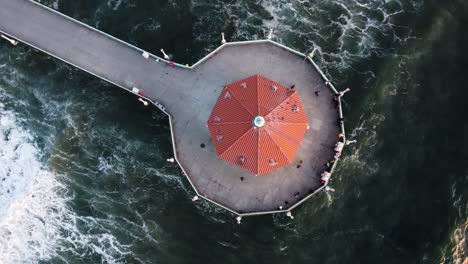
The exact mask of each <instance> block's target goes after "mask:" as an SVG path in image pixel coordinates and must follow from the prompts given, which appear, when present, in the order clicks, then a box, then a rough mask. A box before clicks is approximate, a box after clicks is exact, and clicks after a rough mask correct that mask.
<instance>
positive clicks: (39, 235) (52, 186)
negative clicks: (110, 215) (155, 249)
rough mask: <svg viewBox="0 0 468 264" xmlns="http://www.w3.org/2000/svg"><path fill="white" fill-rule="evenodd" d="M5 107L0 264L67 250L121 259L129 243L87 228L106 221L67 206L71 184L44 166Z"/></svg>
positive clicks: (1, 113) (0, 128) (0, 112)
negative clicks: (79, 212)
mask: <svg viewBox="0 0 468 264" xmlns="http://www.w3.org/2000/svg"><path fill="white" fill-rule="evenodd" d="M0 99H1V98H0ZM4 107H5V106H4V104H3V103H0V146H1V148H0V164H1V165H0V263H1V264H10V263H38V262H39V261H40V260H48V259H50V258H53V257H59V258H61V255H67V254H70V255H76V256H86V255H89V254H91V255H98V256H100V257H101V259H102V261H103V262H105V263H120V262H121V258H122V257H123V256H125V255H127V254H130V251H129V249H128V246H126V245H121V244H120V242H119V241H118V240H117V238H116V237H114V236H113V235H112V232H111V230H107V229H105V228H103V229H101V228H100V229H101V230H100V232H99V234H94V233H93V234H91V233H89V232H88V230H92V229H94V228H97V227H100V226H101V225H103V221H105V220H101V219H95V218H92V217H82V216H78V215H76V213H75V212H73V211H72V210H71V209H70V208H69V207H68V206H67V203H68V202H69V201H70V200H71V199H72V195H71V194H70V193H67V186H66V185H64V184H63V183H62V182H61V181H60V180H59V175H56V173H54V172H52V171H50V170H49V169H47V168H46V167H45V166H44V165H43V163H42V161H41V160H40V150H39V149H38V147H37V146H36V144H35V143H34V138H33V136H32V135H31V134H30V133H29V132H28V131H27V130H24V129H22V128H21V127H20V126H19V125H18V122H17V121H18V120H17V118H16V116H15V114H14V113H13V112H11V111H8V110H5V109H4ZM78 223H79V225H78ZM78 226H81V227H82V228H79V227H78ZM83 227H84V229H83Z"/></svg>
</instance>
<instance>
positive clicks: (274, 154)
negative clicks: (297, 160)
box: [208, 74, 308, 175]
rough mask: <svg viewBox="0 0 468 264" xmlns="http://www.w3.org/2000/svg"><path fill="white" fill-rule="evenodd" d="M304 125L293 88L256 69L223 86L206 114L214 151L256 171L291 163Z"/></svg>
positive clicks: (305, 123) (259, 173)
mask: <svg viewBox="0 0 468 264" xmlns="http://www.w3.org/2000/svg"><path fill="white" fill-rule="evenodd" d="M307 128H308V122H307V118H306V115H305V113H304V110H303V108H302V104H301V101H300V99H299V95H298V94H297V92H296V91H295V90H294V89H290V88H288V87H285V86H283V85H281V84H279V83H277V82H274V81H272V80H270V79H267V78H265V77H264V76H261V75H258V74H257V75H254V76H251V77H248V78H246V79H243V80H240V81H237V82H234V83H231V84H229V85H227V86H226V87H224V89H223V91H222V92H221V95H220V96H219V98H218V101H217V103H216V105H215V106H214V108H213V112H212V113H211V116H210V119H209V120H208V129H209V130H210V134H211V137H212V139H213V143H214V145H215V148H216V152H217V153H218V155H219V157H220V158H222V159H224V160H226V161H228V162H230V163H232V164H235V165H237V166H239V167H242V168H244V169H247V170H249V171H251V172H252V173H254V174H256V175H261V174H265V173H267V172H270V171H272V170H275V169H278V168H281V167H283V166H286V165H288V164H290V163H291V162H292V161H293V160H294V156H295V155H296V152H297V150H298V149H299V145H300V142H301V141H302V139H303V137H304V134H305V132H306V130H307Z"/></svg>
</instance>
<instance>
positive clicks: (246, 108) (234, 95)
mask: <svg viewBox="0 0 468 264" xmlns="http://www.w3.org/2000/svg"><path fill="white" fill-rule="evenodd" d="M246 79H248V78H246ZM243 80H245V79H243ZM243 80H240V81H243ZM226 89H227V90H228V91H229V92H230V93H231V95H232V97H234V99H236V101H237V102H239V104H240V105H242V106H243V107H244V108H245V110H247V112H248V113H249V114H250V115H251V117H252V118H253V117H254V116H255V115H254V114H252V113H251V112H250V111H249V108H248V107H247V106H246V105H244V104H243V103H242V102H241V101H240V100H239V99H238V98H237V97H236V94H235V93H234V92H233V91H231V89H229V85H226ZM257 97H258V94H257ZM257 112H258V111H257Z"/></svg>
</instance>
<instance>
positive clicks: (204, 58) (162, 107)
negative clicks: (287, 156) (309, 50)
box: [0, 0, 346, 216]
mask: <svg viewBox="0 0 468 264" xmlns="http://www.w3.org/2000/svg"><path fill="white" fill-rule="evenodd" d="M29 1H30V2H32V3H34V4H36V5H38V6H40V7H42V8H46V9H47V10H49V11H51V12H53V13H55V14H57V15H60V16H62V17H64V18H66V19H69V20H72V21H74V22H76V23H78V24H80V25H82V26H84V27H86V28H89V29H91V30H93V31H95V32H98V33H100V34H103V35H104V36H106V37H109V38H111V39H113V40H115V41H118V42H119V43H122V44H123V45H126V46H128V47H130V48H132V49H135V50H137V51H139V52H141V54H145V56H149V57H152V58H154V59H156V60H158V61H162V62H164V63H170V62H171V61H169V60H166V59H164V58H161V57H159V56H156V55H154V54H151V53H149V52H147V51H144V50H142V49H140V48H138V47H136V46H133V45H131V44H129V43H127V42H124V41H122V40H120V39H118V38H115V37H113V36H111V35H109V34H107V33H105V32H103V31H100V30H98V29H96V28H93V27H91V26H89V25H87V24H84V23H82V22H80V21H78V20H76V19H73V18H71V17H69V16H66V15H64V14H61V13H60V12H57V11H56V10H54V9H52V8H49V7H47V6H44V5H42V4H41V3H38V2H35V1H33V0H29ZM0 32H1V33H3V34H5V35H9V33H7V32H2V31H1V30H0ZM12 37H13V38H15V39H17V40H19V41H20V42H23V43H25V44H27V45H28V46H31V47H33V48H35V49H37V50H40V51H42V52H44V53H46V54H48V55H50V56H52V57H55V58H57V59H59V60H61V61H64V62H66V63H68V64H70V65H72V66H74V67H76V68H78V69H80V70H82V71H85V72H87V73H89V74H91V75H93V76H96V77H98V78H100V79H102V80H105V81H106V82H109V83H111V84H113V85H115V86H117V87H119V88H122V89H124V90H126V91H128V92H130V93H132V94H134V95H137V96H138V97H140V98H142V99H144V100H147V101H149V102H151V104H152V105H154V106H155V107H157V108H158V109H159V110H160V111H162V112H163V113H164V114H166V115H167V116H168V118H169V125H170V130H171V140H172V148H173V154H174V159H175V160H176V161H177V164H178V165H179V167H180V168H181V170H182V174H184V176H185V177H186V178H187V180H188V182H189V183H190V185H191V186H192V188H193V190H194V191H195V193H196V195H197V196H199V197H202V198H203V199H205V200H206V201H208V202H211V203H213V204H215V205H217V206H219V207H221V208H223V209H225V210H227V211H229V212H231V213H233V214H235V215H237V216H254V215H266V214H276V213H288V212H291V211H292V210H293V209H295V208H297V207H298V206H299V205H301V204H303V203H304V202H305V201H306V200H308V199H310V198H311V197H312V196H314V195H315V194H317V193H318V192H320V191H321V190H322V189H324V188H325V187H326V186H327V184H328V182H326V183H325V184H324V185H322V186H320V187H319V188H317V189H316V190H315V191H314V192H312V193H310V194H309V195H307V196H305V197H304V198H302V199H301V200H299V201H298V202H296V203H295V204H293V205H292V206H291V207H289V208H288V209H284V210H283V209H282V210H273V211H261V212H251V213H238V212H236V211H234V210H233V209H231V208H229V207H227V206H225V205H223V204H221V203H219V202H216V201H214V200H212V199H210V198H208V197H206V196H204V195H203V194H201V193H199V192H198V190H197V188H196V187H195V185H194V184H193V182H192V180H191V179H190V176H189V175H188V173H187V172H186V171H185V169H184V167H183V166H182V164H181V163H180V162H179V159H178V155H177V146H176V144H175V135H174V127H173V122H172V116H171V115H170V113H169V112H168V111H167V110H166V109H165V108H164V106H162V105H161V104H160V103H158V102H156V101H153V100H151V99H150V98H148V97H146V96H142V95H141V94H138V93H134V92H132V91H131V90H132V87H124V86H122V85H120V84H117V83H115V82H113V81H111V80H109V79H107V78H105V77H103V76H99V75H97V74H95V73H93V72H90V71H88V70H86V69H84V68H82V67H80V66H78V65H75V64H73V63H71V62H69V61H67V60H65V59H63V58H60V57H58V56H56V55H54V54H51V53H49V52H47V51H45V50H43V49H41V48H39V47H36V46H34V45H33V44H31V43H28V42H27V41H24V40H22V39H20V38H17V37H16V36H12ZM258 43H271V44H273V45H275V46H278V47H281V48H284V49H286V50H288V51H290V52H292V53H295V54H296V55H298V56H301V57H304V58H308V61H309V62H310V63H311V64H312V65H313V67H314V68H315V69H316V70H317V71H318V72H319V74H320V76H321V77H322V79H323V81H324V82H325V83H327V86H329V87H330V89H331V90H332V92H334V93H335V94H336V95H339V92H338V91H337V89H336V88H335V86H334V85H333V84H332V82H331V81H330V80H329V79H328V78H327V76H326V75H325V74H324V73H323V72H322V70H321V69H320V68H319V67H318V66H317V64H316V63H315V62H314V60H313V59H312V58H311V57H308V56H306V55H305V54H303V53H301V52H299V51H296V50H294V49H291V48H289V47H287V46H285V45H283V44H281V43H278V42H275V41H273V40H269V39H262V40H250V41H238V42H227V43H224V44H222V45H221V46H219V47H218V48H216V49H215V50H213V51H212V52H210V53H209V54H208V55H206V56H205V57H203V58H202V59H200V60H199V61H197V62H196V63H195V64H193V65H192V66H187V65H183V64H179V63H175V62H171V63H174V66H175V67H179V68H183V69H188V70H191V69H194V68H196V67H197V66H199V65H200V64H202V63H203V62H205V61H207V60H208V59H209V58H211V57H212V56H214V55H216V54H217V53H218V52H219V51H221V50H222V49H223V48H225V47H229V46H237V45H248V44H258ZM338 108H339V117H340V119H342V118H343V110H342V103H341V96H338ZM340 129H341V133H342V134H343V140H344V141H345V142H346V134H345V127H344V122H342V123H341V125H340ZM337 161H338V160H336V162H334V163H333V165H332V167H331V170H330V173H333V171H334V170H335V168H336V165H337Z"/></svg>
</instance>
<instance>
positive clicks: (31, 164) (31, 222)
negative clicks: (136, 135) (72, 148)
mask: <svg viewBox="0 0 468 264" xmlns="http://www.w3.org/2000/svg"><path fill="white" fill-rule="evenodd" d="M0 146H2V147H1V149H0V164H1V166H0V181H1V184H0V256H1V257H2V263H34V262H35V261H36V260H38V259H47V258H49V257H50V256H53V255H54V251H55V248H56V246H57V244H56V239H55V238H56V237H58V236H59V228H58V227H59V225H60V222H61V221H62V220H63V217H64V213H65V212H66V208H65V202H66V199H65V198H62V197H61V195H60V193H61V192H62V191H63V186H62V185H61V184H60V183H59V182H58V181H57V180H56V179H55V177H54V175H53V174H52V173H51V172H49V171H47V170H46V169H45V168H43V166H42V164H41V162H40V161H39V160H38V155H39V153H38V149H37V147H36V146H35V144H34V142H33V138H32V136H31V135H30V134H29V133H28V132H27V131H24V130H22V129H21V128H18V127H17V125H16V118H15V116H14V114H13V113H12V112H9V111H5V110H4V109H3V105H2V104H0Z"/></svg>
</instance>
